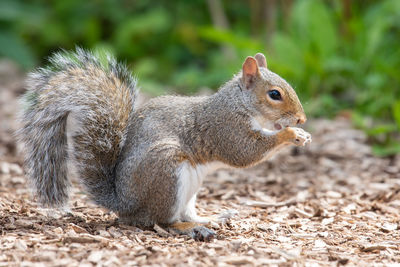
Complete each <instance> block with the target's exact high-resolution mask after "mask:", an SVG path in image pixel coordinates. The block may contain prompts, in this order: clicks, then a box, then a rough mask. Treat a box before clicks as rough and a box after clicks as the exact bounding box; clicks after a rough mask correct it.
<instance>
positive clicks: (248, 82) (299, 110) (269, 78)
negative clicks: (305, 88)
mask: <svg viewBox="0 0 400 267" xmlns="http://www.w3.org/2000/svg"><path fill="white" fill-rule="evenodd" d="M240 83H241V88H242V91H245V92H246V93H247V94H246V95H247V96H249V98H250V99H249V100H250V101H251V102H252V103H251V105H252V106H253V107H254V108H255V111H256V116H255V118H254V119H255V120H256V121H257V122H258V123H259V124H260V126H262V127H266V128H269V129H270V130H273V129H275V130H281V129H282V128H284V127H288V126H294V125H297V124H302V123H304V122H305V121H306V120H307V118H306V115H305V113H304V110H303V106H302V105H301V103H300V100H299V98H298V97H297V94H296V92H295V91H294V89H293V88H292V87H291V86H290V85H289V84H288V83H287V82H286V81H285V80H284V79H283V78H281V77H280V76H279V75H277V74H275V73H273V72H272V71H270V70H268V68H267V61H266V59H265V56H264V55H263V54H261V53H258V54H256V55H255V56H254V57H247V58H246V60H245V62H244V63H243V67H242V73H241V77H240Z"/></svg>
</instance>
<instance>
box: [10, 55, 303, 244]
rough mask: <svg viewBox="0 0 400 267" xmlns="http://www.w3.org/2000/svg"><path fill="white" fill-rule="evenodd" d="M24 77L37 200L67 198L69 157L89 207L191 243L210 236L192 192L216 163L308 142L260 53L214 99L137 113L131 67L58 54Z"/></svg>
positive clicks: (298, 114)
mask: <svg viewBox="0 0 400 267" xmlns="http://www.w3.org/2000/svg"><path fill="white" fill-rule="evenodd" d="M50 63H51V64H50V66H49V67H47V68H40V69H38V70H37V71H35V72H33V73H30V75H29V78H28V80H27V85H28V90H27V92H26V94H25V95H24V98H23V99H24V110H23V111H22V114H21V121H22V127H21V129H20V130H19V133H18V135H19V139H20V141H21V143H23V145H24V147H25V150H26V151H25V152H26V153H25V166H26V172H27V176H28V177H29V179H30V181H32V182H33V184H34V187H35V189H36V193H37V195H38V198H39V201H40V202H41V203H42V204H44V205H46V206H50V207H59V206H65V205H66V203H67V202H68V189H69V187H70V182H69V179H68V168H67V161H68V160H71V161H72V162H73V164H74V167H75V169H76V172H77V174H78V176H79V178H80V180H81V181H82V183H83V184H84V186H85V188H86V190H87V192H88V193H89V195H90V196H91V198H92V199H93V201H94V202H95V203H97V204H98V205H101V206H103V207H106V208H107V209H109V210H112V211H114V212H116V213H117V214H118V216H119V217H120V219H121V220H122V221H124V222H127V223H130V224H134V225H139V226H152V225H154V224H161V225H167V226H168V227H170V228H171V229H175V230H177V231H178V232H179V233H182V234H188V235H190V236H192V237H193V238H195V239H198V240H209V239H211V238H213V237H214V235H215V233H214V232H213V231H212V230H210V229H208V228H206V227H205V226H203V224H205V223H207V222H208V220H207V219H205V218H202V217H199V216H198V215H197V214H196V209H195V202H196V193H197V192H198V190H199V188H200V187H201V185H202V182H203V178H204V176H205V174H206V173H207V170H209V169H210V167H211V166H214V165H216V164H223V165H228V166H231V167H238V168H242V167H248V166H252V165H255V164H257V163H259V162H262V161H264V160H266V159H267V158H268V157H270V156H271V155H272V154H273V153H275V152H277V151H278V150H279V149H280V148H282V147H284V146H287V145H290V144H294V145H297V146H303V145H305V144H306V143H308V142H311V135H310V134H309V133H307V132H305V131H304V130H302V129H301V128H296V127H293V126H294V125H297V124H301V123H304V122H305V121H306V116H305V114H304V111H303V107H302V105H301V103H300V101H299V99H298V97H297V95H296V92H295V91H294V90H293V88H292V87H291V86H290V85H289V84H288V83H287V82H286V81H285V80H284V79H282V78H281V77H280V76H278V75H277V74H275V73H273V72H271V71H270V70H269V69H268V68H267V62H266V59H265V57H264V55H263V54H261V53H258V54H257V55H255V57H247V58H246V60H245V62H244V64H243V66H242V70H241V71H240V72H239V73H238V74H237V75H235V76H234V77H233V78H232V79H231V80H230V81H228V82H227V83H226V84H224V85H223V86H222V87H221V88H220V89H219V90H218V92H216V93H215V94H213V95H211V96H196V97H193V96H192V97H184V96H161V97H157V98H153V99H151V100H150V101H148V102H147V103H146V104H145V105H143V106H142V107H140V108H135V101H136V98H137V91H138V89H137V81H136V79H134V78H133V77H132V76H131V74H130V72H129V71H128V69H127V68H126V67H125V66H124V65H122V64H119V63H117V62H116V61H115V60H114V59H112V58H110V57H109V58H108V59H107V62H106V63H104V62H102V61H101V60H99V59H98V58H97V57H96V56H94V55H93V54H92V53H90V52H88V51H85V50H83V49H80V48H77V50H76V52H70V53H65V52H64V53H56V54H55V55H54V56H53V57H51V59H50Z"/></svg>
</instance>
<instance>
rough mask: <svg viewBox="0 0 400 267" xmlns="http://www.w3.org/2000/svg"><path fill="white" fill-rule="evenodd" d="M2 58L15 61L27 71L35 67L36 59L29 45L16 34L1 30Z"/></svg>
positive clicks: (0, 46)
mask: <svg viewBox="0 0 400 267" xmlns="http://www.w3.org/2000/svg"><path fill="white" fill-rule="evenodd" d="M0 56H4V57H7V58H9V59H12V60H15V61H16V62H17V63H19V64H20V65H21V66H22V67H24V68H25V69H31V68H33V66H34V65H35V57H34V55H33V53H32V51H31V49H30V47H29V46H28V45H26V44H25V43H24V41H23V40H22V39H21V38H20V37H19V36H17V35H16V34H15V33H12V32H8V31H2V30H1V29H0Z"/></svg>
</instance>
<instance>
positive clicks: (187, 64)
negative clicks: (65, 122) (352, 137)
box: [0, 0, 400, 155]
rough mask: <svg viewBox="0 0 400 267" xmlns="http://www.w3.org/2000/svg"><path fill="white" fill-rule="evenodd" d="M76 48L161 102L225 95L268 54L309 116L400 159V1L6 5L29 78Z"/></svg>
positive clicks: (16, 55) (3, 33)
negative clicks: (252, 61)
mask: <svg viewBox="0 0 400 267" xmlns="http://www.w3.org/2000/svg"><path fill="white" fill-rule="evenodd" d="M218 7H220V8H218ZM76 45H78V46H81V47H84V48H90V49H92V50H95V51H98V52H100V53H101V51H107V52H110V53H112V54H114V55H115V56H117V57H118V58H119V59H120V60H123V61H126V62H127V63H128V64H129V65H130V66H132V69H133V72H134V73H135V74H136V75H137V76H138V77H139V79H140V85H141V87H142V88H143V90H144V91H147V92H150V93H152V94H154V95H158V94H163V93H164V92H165V91H177V92H180V93H187V94H191V93H194V92H195V91H196V90H198V89H199V88H202V87H209V88H213V89H217V88H218V86H220V85H221V84H222V83H223V82H224V81H226V80H228V79H229V78H230V77H231V76H232V74H233V73H236V72H237V71H239V69H240V66H241V64H242V61H243V59H244V58H245V57H246V56H248V55H254V54H255V53H257V52H260V51H261V52H264V53H265V54H266V56H267V61H268V65H269V68H270V69H271V70H273V71H274V72H277V73H279V74H280V75H281V76H283V77H285V78H286V79H287V80H288V81H289V82H290V83H291V84H292V85H293V86H294V87H295V89H296V90H297V92H298V93H299V95H300V98H301V99H302V100H303V102H304V106H305V109H306V111H307V112H308V113H309V114H311V115H314V116H334V115H335V114H337V113H338V112H340V111H342V110H351V111H352V112H351V114H352V118H353V120H354V122H355V124H356V125H357V126H358V127H360V128H362V129H364V130H365V131H366V133H367V134H368V135H369V136H370V138H371V140H372V141H373V142H374V143H375V144H376V145H375V152H376V153H377V154H379V155H390V154H394V153H398V152H400V144H399V141H398V133H399V130H400V1H398V0H382V1H373V0H366V1H350V0H341V1H323V0H297V1H296V0H273V1H263V0H251V1H240V0H225V1H222V0H208V1H205V0H204V1H203V0H191V1H186V0H175V1H169V0H135V1H134V0H120V1H115V0H88V1H80V0H51V1H49V0H1V1H0V56H6V57H9V58H11V59H13V60H15V61H16V62H18V63H19V64H20V65H21V66H22V67H24V68H25V69H27V70H29V69H31V68H33V67H35V66H38V65H40V64H44V59H45V58H46V57H47V56H48V55H50V54H51V53H52V52H53V51H57V50H59V49H60V48H63V49H67V50H69V49H74V47H75V46H76Z"/></svg>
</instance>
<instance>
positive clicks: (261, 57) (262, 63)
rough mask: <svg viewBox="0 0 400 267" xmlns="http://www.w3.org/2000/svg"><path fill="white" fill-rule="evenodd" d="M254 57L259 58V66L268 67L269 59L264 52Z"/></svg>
mask: <svg viewBox="0 0 400 267" xmlns="http://www.w3.org/2000/svg"><path fill="white" fill-rule="evenodd" d="M254 57H255V59H256V60H257V63H258V66H259V67H264V68H267V60H266V59H265V56H264V55H263V54H262V53H257V54H256V55H255V56H254Z"/></svg>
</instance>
